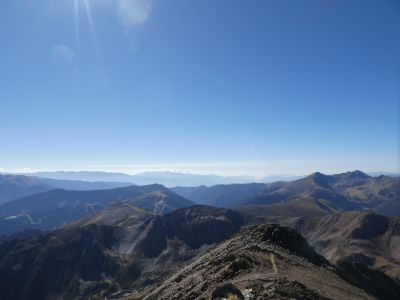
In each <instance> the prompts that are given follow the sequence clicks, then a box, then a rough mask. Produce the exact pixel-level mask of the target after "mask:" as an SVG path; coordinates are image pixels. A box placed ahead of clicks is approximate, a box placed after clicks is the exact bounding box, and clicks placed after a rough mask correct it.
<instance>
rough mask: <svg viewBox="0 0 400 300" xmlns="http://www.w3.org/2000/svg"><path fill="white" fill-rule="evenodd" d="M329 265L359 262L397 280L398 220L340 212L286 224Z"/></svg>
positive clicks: (399, 265) (399, 270) (399, 274)
mask: <svg viewBox="0 0 400 300" xmlns="http://www.w3.org/2000/svg"><path fill="white" fill-rule="evenodd" d="M285 223H286V224H287V223H291V226H292V227H293V228H295V229H296V230H298V231H299V232H301V233H302V234H303V235H304V236H305V237H306V239H307V240H308V242H309V243H310V244H311V245H312V246H313V247H314V248H315V249H316V250H317V251H318V252H319V253H320V254H322V255H323V256H324V257H326V258H327V259H329V260H330V261H332V262H337V261H343V260H344V261H350V262H358V263H361V264H363V265H365V266H368V267H371V268H373V269H375V270H379V271H382V272H384V273H385V274H387V275H388V276H390V277H392V278H397V279H400V219H399V218H394V217H384V216H380V215H377V214H374V213H370V212H342V213H338V214H332V215H328V216H323V217H316V218H300V219H293V220H291V221H286V222H285Z"/></svg>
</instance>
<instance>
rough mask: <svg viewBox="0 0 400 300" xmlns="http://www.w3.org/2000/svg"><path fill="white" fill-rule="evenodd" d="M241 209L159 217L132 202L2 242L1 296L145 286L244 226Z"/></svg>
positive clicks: (81, 294) (74, 294)
mask: <svg viewBox="0 0 400 300" xmlns="http://www.w3.org/2000/svg"><path fill="white" fill-rule="evenodd" d="M242 225H243V220H242V218H241V216H240V214H239V213H237V212H234V211H231V210H226V209H218V208H212V207H206V206H194V207H189V208H184V209H181V210H177V211H175V212H172V213H170V214H168V215H164V216H154V215H152V214H150V213H148V212H146V211H144V210H142V209H139V208H136V207H133V206H131V205H129V204H127V203H120V204H116V205H113V206H111V207H109V208H106V209H104V210H102V211H100V212H98V213H97V214H94V215H92V216H89V217H87V218H84V219H82V220H79V221H77V222H74V223H71V224H68V225H67V226H65V227H62V228H60V229H58V230H55V231H52V232H50V233H47V234H43V235H39V236H35V237H31V238H28V239H24V240H15V239H14V240H9V241H5V242H3V243H1V244H0V298H1V299H27V297H28V298H29V299H54V298H57V299H72V298H74V299H75V298H76V299H81V298H86V297H88V296H89V295H97V296H98V297H99V298H100V299H104V296H105V295H110V294H119V293H120V292H121V291H123V290H124V289H132V288H141V287H144V286H147V285H149V284H151V283H153V282H159V281H160V280H161V278H163V277H164V276H166V275H169V274H171V273H172V272H174V271H176V270H177V269H179V268H180V267H182V266H184V265H185V264H186V263H187V262H188V261H190V260H191V259H193V258H195V257H197V256H199V255H201V254H203V253H205V252H206V251H207V250H208V249H209V248H210V246H211V245H212V244H214V243H216V242H220V241H222V240H224V239H226V238H229V237H230V236H231V235H233V234H234V233H236V232H237V231H239V230H240V228H241V226H242Z"/></svg>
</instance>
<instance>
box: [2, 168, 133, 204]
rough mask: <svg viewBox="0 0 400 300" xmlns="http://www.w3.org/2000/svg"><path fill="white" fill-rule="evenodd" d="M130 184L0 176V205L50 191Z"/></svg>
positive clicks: (125, 184)
mask: <svg viewBox="0 0 400 300" xmlns="http://www.w3.org/2000/svg"><path fill="white" fill-rule="evenodd" d="M128 185H131V183H126V182H125V183H124V182H112V181H95V182H89V181H80V180H60V179H59V180H55V179H50V178H42V177H37V176H24V175H11V174H0V204H2V203H5V202H7V201H10V200H13V199H17V198H20V197H24V196H28V195H33V194H36V193H41V192H46V191H49V190H52V189H57V188H60V189H67V190H82V191H86V190H99V189H110V188H115V187H122V186H128Z"/></svg>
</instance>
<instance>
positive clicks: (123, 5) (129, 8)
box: [117, 0, 151, 28]
mask: <svg viewBox="0 0 400 300" xmlns="http://www.w3.org/2000/svg"><path fill="white" fill-rule="evenodd" d="M150 9H151V3H150V1H149V0H118V2H117V14H118V17H119V18H120V20H121V22H122V25H124V26H125V27H128V28H129V27H133V26H137V25H141V24H143V23H144V22H146V20H147V19H148V18H149V13H150Z"/></svg>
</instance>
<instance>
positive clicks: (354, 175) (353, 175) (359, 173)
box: [345, 170, 371, 178]
mask: <svg viewBox="0 0 400 300" xmlns="http://www.w3.org/2000/svg"><path fill="white" fill-rule="evenodd" d="M345 174H347V175H348V177H349V178H370V177H371V176H369V175H367V174H365V173H364V172H362V171H360V170H355V171H350V172H347V173H345Z"/></svg>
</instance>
